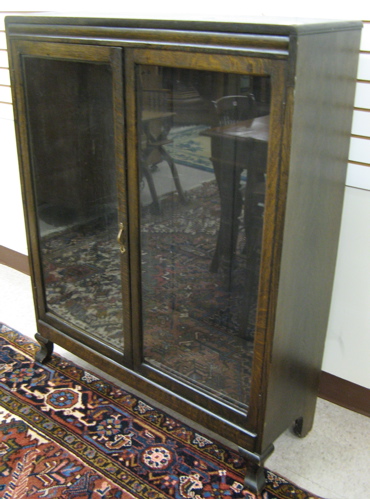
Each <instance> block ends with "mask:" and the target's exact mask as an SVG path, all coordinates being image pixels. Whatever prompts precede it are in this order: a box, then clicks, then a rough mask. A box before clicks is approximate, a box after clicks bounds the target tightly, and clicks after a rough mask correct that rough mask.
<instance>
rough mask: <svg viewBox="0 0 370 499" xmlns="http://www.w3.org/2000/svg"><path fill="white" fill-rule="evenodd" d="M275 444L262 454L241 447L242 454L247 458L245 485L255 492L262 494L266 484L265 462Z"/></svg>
mask: <svg viewBox="0 0 370 499" xmlns="http://www.w3.org/2000/svg"><path fill="white" fill-rule="evenodd" d="M273 450H274V446H273V445H270V446H269V447H268V448H267V449H266V450H265V452H263V453H262V454H255V453H253V452H249V451H247V450H245V449H242V448H239V453H240V455H241V456H242V457H243V458H244V459H245V462H246V465H247V471H246V474H245V478H244V486H245V488H246V489H247V490H248V491H249V492H252V493H253V494H261V492H262V491H263V489H264V488H265V485H266V478H265V473H264V467H263V465H264V462H265V461H266V459H267V458H268V457H269V456H270V455H271V453H272V452H273Z"/></svg>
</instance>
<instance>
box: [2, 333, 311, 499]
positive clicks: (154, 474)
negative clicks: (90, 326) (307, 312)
mask: <svg viewBox="0 0 370 499" xmlns="http://www.w3.org/2000/svg"><path fill="white" fill-rule="evenodd" d="M37 348H38V345H37V344H36V343H35V342H33V341H32V340H30V339H29V338H27V337H25V336H23V335H21V334H20V333H18V332H17V331H15V330H13V329H11V328H10V327H8V326H6V325H4V324H0V495H1V497H2V498H3V499H25V498H32V499H41V498H46V497H47V498H49V499H51V498H64V499H123V498H125V499H130V498H137V499H139V498H140V499H160V498H171V497H174V498H176V499H203V498H204V499H206V498H223V499H226V498H227V499H232V498H235V499H238V498H245V499H255V497H256V496H255V495H253V494H251V493H249V492H248V491H247V490H245V489H244V488H243V461H242V459H241V458H240V457H239V456H238V455H237V454H235V453H234V452H233V451H231V450H230V449H228V448H227V447H225V446H222V445H220V444H219V443H218V442H216V441H213V440H210V439H209V438H207V437H205V436H204V435H201V434H199V433H198V432H196V431H195V430H193V429H192V428H190V427H189V426H186V425H184V424H183V423H181V422H180V421H178V420H176V419H174V418H172V417H170V416H169V415H167V414H165V413H164V412H162V411H160V410H158V409H156V408H154V407H152V406H151V405H149V404H148V403H146V402H145V401H144V400H141V399H139V398H137V397H136V396H134V395H132V394H130V393H128V392H126V391H124V390H123V389H121V388H119V387H118V386H115V385H114V384H112V383H110V382H107V381H106V380H104V379H102V378H100V377H99V376H96V375H95V374H94V373H93V372H90V371H86V370H85V369H83V368H81V367H79V366H77V365H76V364H74V363H72V362H70V361H68V360H66V359H64V358H62V357H59V356H57V355H53V357H52V360H51V361H50V363H48V365H42V364H39V363H38V362H36V361H34V355H35V351H36V349H37ZM266 478H267V487H266V489H265V491H264V492H263V494H262V495H261V496H259V498H260V499H291V498H295V499H317V496H314V495H312V494H309V493H308V492H305V491H304V490H301V489H300V488H298V487H296V486H295V485H293V484H291V483H290V482H288V481H287V480H285V479H284V478H282V477H280V476H278V475H276V474H275V473H273V472H271V471H268V470H266Z"/></svg>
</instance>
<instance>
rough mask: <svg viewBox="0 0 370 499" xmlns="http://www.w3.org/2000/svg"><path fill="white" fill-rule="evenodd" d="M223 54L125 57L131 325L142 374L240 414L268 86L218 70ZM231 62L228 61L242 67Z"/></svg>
mask: <svg viewBox="0 0 370 499" xmlns="http://www.w3.org/2000/svg"><path fill="white" fill-rule="evenodd" d="M197 60H198V62H197ZM233 60H234V61H238V58H232V57H224V58H223V57H222V56H220V57H218V60H217V63H215V62H214V61H213V62H212V59H211V58H207V56H204V57H203V58H202V56H201V55H198V56H197V57H192V56H191V55H187V56H186V55H184V54H180V53H177V54H176V53H174V54H172V56H168V61H166V60H165V56H163V55H161V54H159V53H156V52H154V51H151V52H148V53H146V52H145V51H142V52H141V51H135V53H134V55H133V59H132V64H131V69H130V71H131V72H132V74H133V77H134V79H135V88H136V94H135V109H134V110H133V112H134V113H135V115H136V116H135V119H136V122H137V124H138V131H137V144H138V147H137V153H136V161H137V164H138V177H137V182H138V199H137V204H138V211H139V219H140V224H139V234H138V235H139V241H140V243H139V254H140V261H139V262H138V268H139V277H140V282H141V285H140V289H139V290H138V299H139V302H140V308H139V314H138V319H137V320H138V323H139V324H140V328H141V331H142V337H141V342H140V344H139V345H138V348H139V349H140V351H139V352H138V353H137V359H138V362H139V363H140V369H141V371H142V372H143V373H145V374H146V375H147V376H149V377H150V378H152V379H154V380H156V381H159V382H161V383H163V384H165V385H166V386H168V387H169V388H170V389H172V390H175V391H176V393H180V394H184V395H186V397H188V398H190V399H192V400H194V401H195V402H198V403H201V404H202V405H205V404H206V406H207V407H212V408H215V407H217V406H219V407H221V406H227V407H228V408H232V409H234V410H235V411H236V412H238V413H241V414H246V412H247V407H248V403H249V399H250V393H251V380H252V365H253V356H254V351H255V349H254V344H255V331H256V322H257V320H258V317H257V316H258V302H259V298H260V288H259V281H260V267H261V258H262V253H263V248H262V242H263V232H264V219H265V213H266V212H265V206H266V189H267V185H268V181H269V179H268V176H269V173H268V150H269V144H270V137H269V129H270V120H271V117H270V114H271V101H272V90H271V87H272V84H271V76H270V74H269V73H268V71H267V70H266V69H264V70H263V71H262V70H261V69H259V70H258V71H257V69H256V70H255V71H248V72H247V71H245V69H242V70H241V71H240V72H234V71H233V72H230V70H229V66H233V64H232V61H233ZM169 61H170V62H169ZM186 61H188V62H186ZM230 61H231V64H230ZM242 62H243V60H242V59H241V62H240V59H239V67H240V68H245V67H248V66H250V64H248V65H247V64H245V65H244V66H243V64H242ZM225 64H226V66H225ZM212 65H213V66H214V68H212ZM235 67H238V64H236V65H235ZM256 67H257V66H256ZM223 68H225V69H224V70H223ZM133 201H134V199H133ZM206 400H207V402H205V401H206ZM216 410H217V409H216Z"/></svg>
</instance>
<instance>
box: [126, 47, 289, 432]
mask: <svg viewBox="0 0 370 499" xmlns="http://www.w3.org/2000/svg"><path fill="white" fill-rule="evenodd" d="M137 65H155V66H167V67H170V68H182V69H195V70H205V71H222V72H225V73H234V74H244V75H258V76H269V77H270V78H271V89H272V95H271V109H270V138H269V147H268V162H267V163H268V166H267V172H268V173H267V186H266V205H265V220H266V221H267V222H265V223H264V229H263V239H262V241H263V245H262V256H261V265H260V268H261V269H264V272H261V273H260V284H259V294H258V314H257V325H256V332H255V341H254V361H253V368H252V386H251V396H250V404H249V410H248V413H247V414H246V413H245V412H244V411H241V410H238V409H234V408H230V407H229V406H228V405H227V404H225V403H222V402H220V401H216V400H215V399H213V398H211V397H210V396H208V395H206V394H205V393H203V392H199V391H197V390H196V389H194V388H189V387H188V386H185V385H184V384H183V383H181V382H179V381H178V380H175V379H174V378H171V377H170V376H169V375H167V374H164V373H161V372H160V371H159V370H158V369H156V368H154V367H152V366H150V365H148V364H146V363H145V361H144V358H143V331H142V321H141V305H140V303H141V299H140V296H141V287H140V286H141V284H140V279H141V271H140V199H139V187H138V186H139V176H138V167H137V165H138V153H137V144H138V136H137V117H136V104H135V103H136V91H135V88H136V82H135V73H136V69H135V67H136V66H137ZM286 68H287V64H286V61H282V60H277V59H271V58H262V57H261V58H257V57H248V56H240V55H229V54H228V55H225V54H212V55H210V54H207V53H202V52H197V53H193V52H190V51H180V50H171V49H168V50H156V49H150V48H148V49H146V48H134V49H126V55H125V75H126V83H127V86H126V103H127V107H126V112H127V139H128V145H127V157H128V188H129V210H130V220H134V221H135V222H134V223H131V224H130V244H131V250H130V254H131V275H132V281H131V282H132V290H131V296H132V306H133V315H132V328H133V333H134V337H135V338H134V339H133V352H134V368H135V370H136V371H137V372H139V373H140V374H141V375H142V376H144V377H146V378H148V379H150V380H151V381H152V382H153V381H154V382H155V383H156V384H158V385H161V386H164V387H165V389H166V390H169V391H170V392H172V393H175V394H178V395H179V396H180V397H181V398H183V399H187V400H190V402H191V403H193V404H196V405H197V406H201V407H206V408H207V411H206V412H210V413H212V414H214V415H216V417H221V418H224V419H226V420H227V421H230V423H231V424H236V425H237V426H239V427H243V428H247V429H249V430H250V431H255V429H256V426H257V424H258V421H261V419H259V418H261V414H263V413H264V410H265V396H264V387H266V386H267V380H268V370H269V358H270V354H271V347H272V340H273V330H274V318H275V308H276V295H277V285H278V277H279V259H280V252H281V237H280V235H281V231H282V228H283V214H284V206H285V196H286V179H287V175H286V172H283V171H282V169H283V168H284V165H282V161H281V158H282V156H283V154H282V151H281V147H282V146H281V144H282V140H283V135H286V134H285V133H284V126H283V124H284V120H285V102H286V95H285V93H286V78H287V74H286V73H287V69H286ZM285 138H286V137H285ZM166 401H167V400H166V395H165V396H164V400H163V402H164V403H166ZM190 410H191V409H190ZM205 418H206V419H207V418H208V416H207V415H206V416H205Z"/></svg>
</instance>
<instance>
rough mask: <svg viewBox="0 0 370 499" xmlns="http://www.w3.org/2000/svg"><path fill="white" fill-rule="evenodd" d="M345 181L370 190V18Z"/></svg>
mask: <svg viewBox="0 0 370 499" xmlns="http://www.w3.org/2000/svg"><path fill="white" fill-rule="evenodd" d="M357 79H358V82H357V86H356V97H355V110H354V113H353V122H352V135H353V136H352V138H351V145H350V150H349V164H348V171H347V180H346V184H347V185H348V186H349V187H357V188H359V189H366V190H370V22H369V21H368V22H364V27H363V30H362V38H361V52H360V59H359V64H358V73H357Z"/></svg>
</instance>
